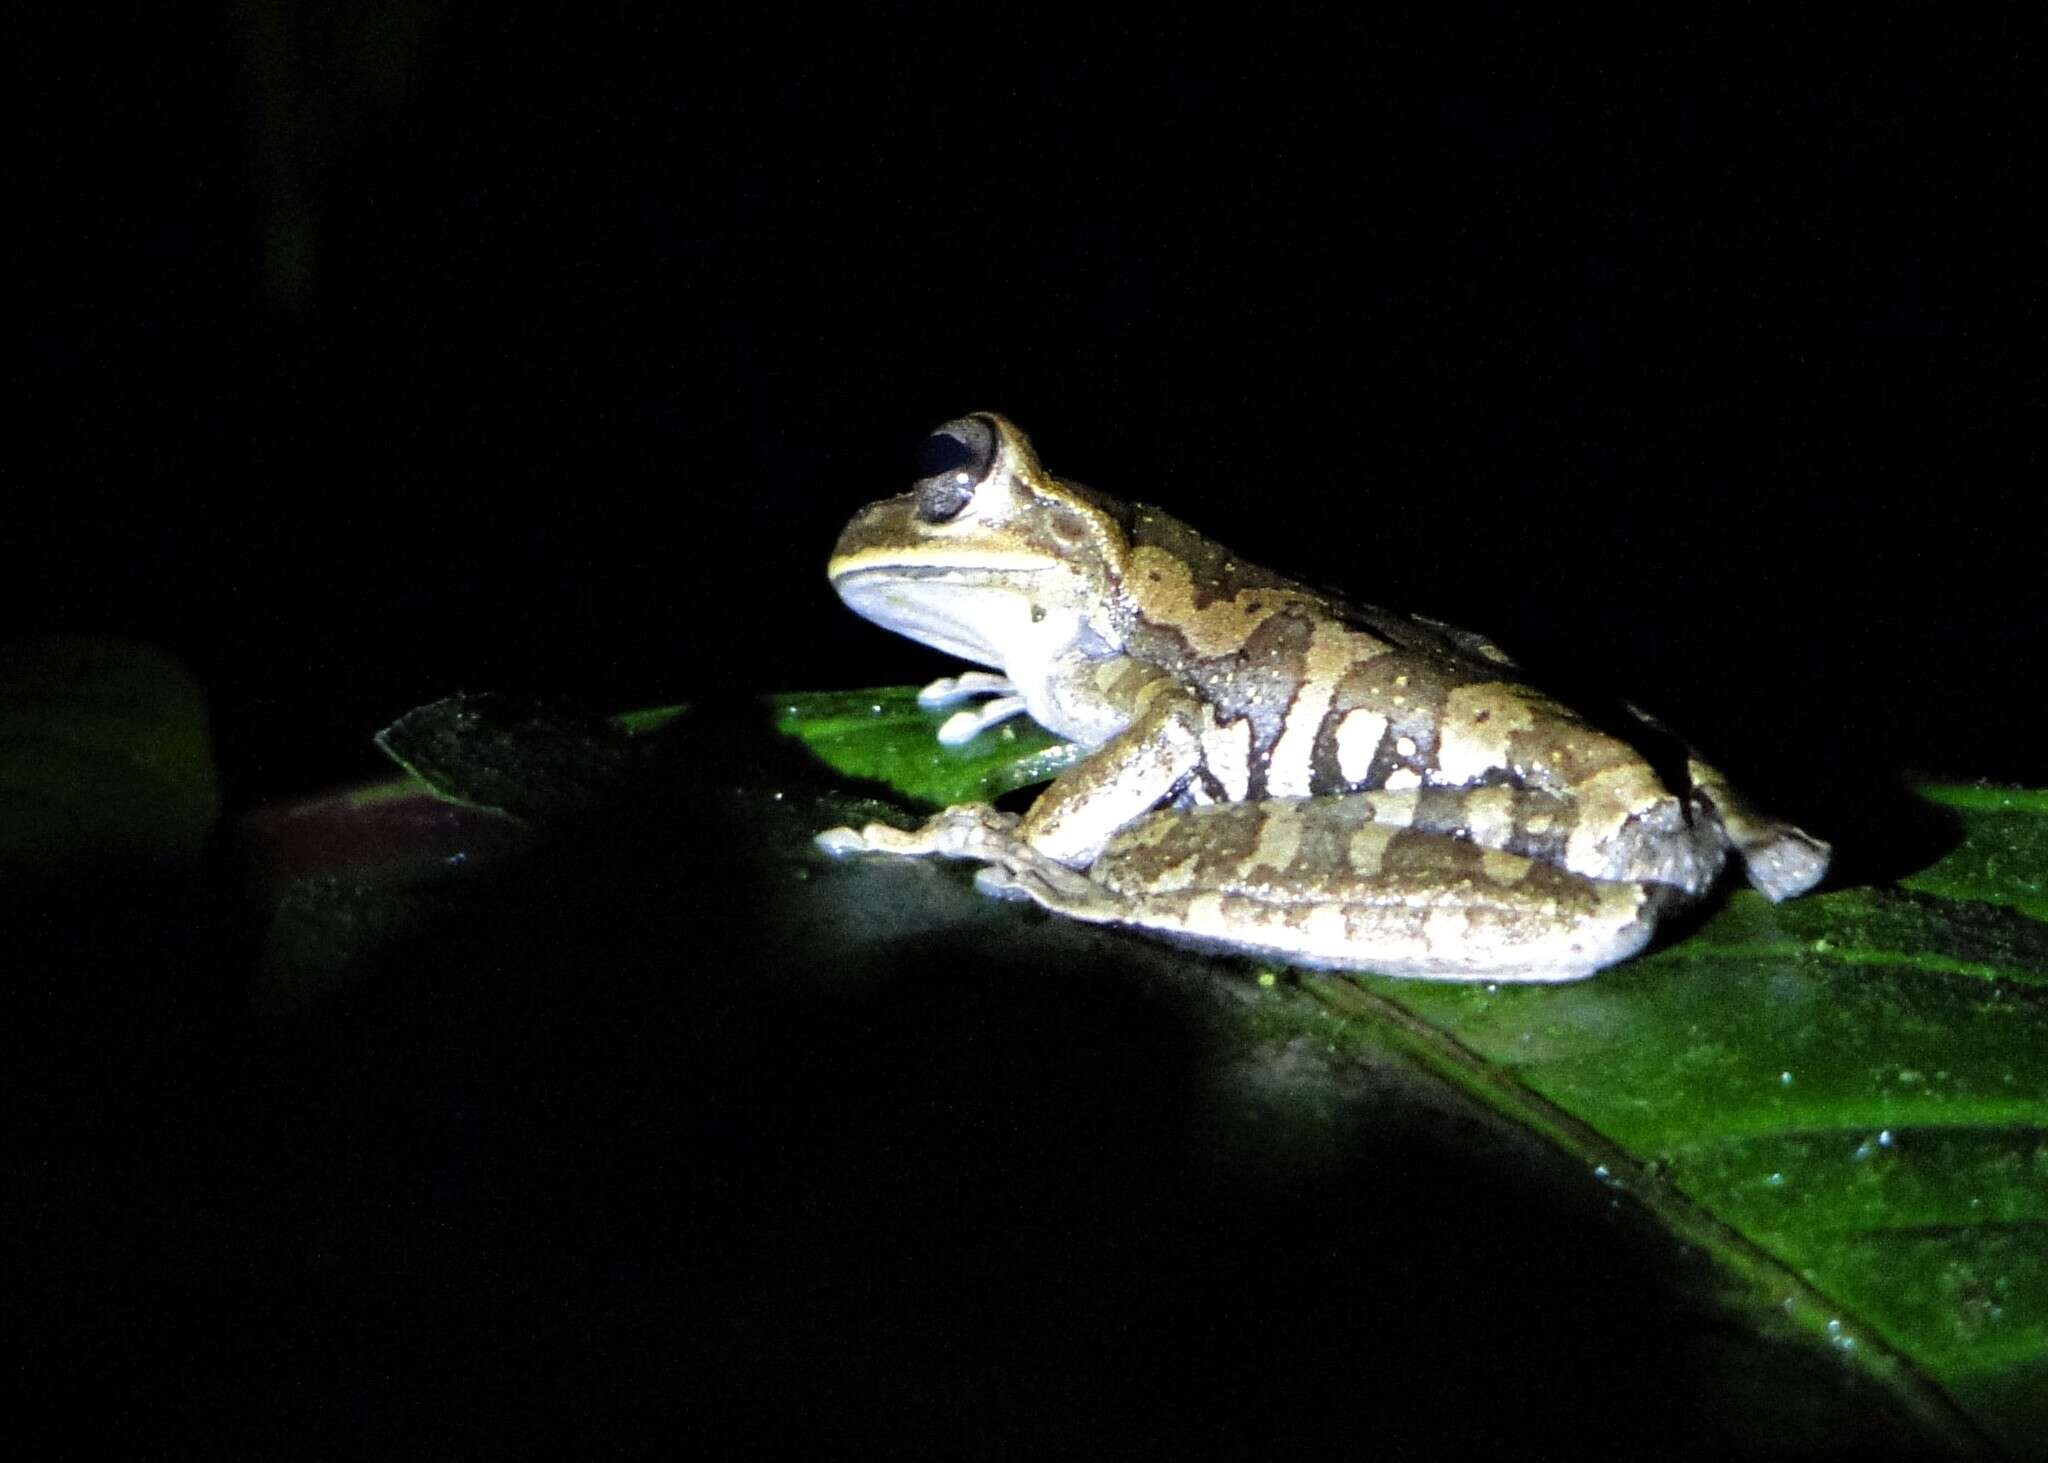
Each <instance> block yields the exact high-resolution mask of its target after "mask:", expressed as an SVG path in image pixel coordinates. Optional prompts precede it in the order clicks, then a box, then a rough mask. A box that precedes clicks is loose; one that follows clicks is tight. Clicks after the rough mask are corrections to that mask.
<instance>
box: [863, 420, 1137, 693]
mask: <svg viewBox="0 0 2048 1463" xmlns="http://www.w3.org/2000/svg"><path fill="white" fill-rule="evenodd" d="M1125 551H1126V550H1125V538H1124V533H1123V530H1122V528H1121V527H1120V526H1119V525H1118V523H1117V519H1116V513H1115V509H1114V504H1113V502H1112V501H1111V500H1108V499H1105V498H1103V497H1102V496H1101V495H1100V494H1096V493H1093V492H1091V491H1089V490H1088V489H1086V488H1082V487H1079V486H1077V485H1075V484H1072V483H1067V482H1062V481H1061V480H1060V479H1058V478H1056V477H1053V476H1051V475H1050V474H1048V473H1047V472H1046V471H1045V470H1044V469H1043V468H1042V467H1040V466H1039V465H1038V455H1037V454H1036V453H1035V452H1033V451H1032V450H1031V442H1030V440H1029V439H1028V438H1027V437H1025V435H1024V434H1023V433H1022V432H1020V431H1018V430H1017V428H1016V427H1015V426H1013V425H1012V424H1011V423H1010V422H1009V421H1007V420H1005V419H1004V418H1003V417H1000V416H997V415H996V414H995V413H994V412H976V413H974V414H973V415H972V416H965V417H961V418H959V419H958V420H956V421H950V422H947V423H946V424H945V425H944V426H942V427H940V428H938V429H937V430H936V431H934V432H933V433H932V434H931V435H930V436H929V437H927V438H926V439H925V441H924V447H923V449H922V451H921V453H920V461H919V464H918V477H917V481H916V482H915V483H914V484H913V485H912V486H911V489H910V491H909V492H907V493H903V494H901V495H899V496H897V497H894V498H884V499H883V500H882V501H881V502H879V503H870V504H869V505H868V506H867V507H865V508H863V509H861V511H860V512H858V513H856V514H855V515H854V517H853V521H852V522H851V523H849V524H847V525H846V529H845V531H844V532H843V533H841V534H840V535H839V542H838V544H837V545H836V546H835V547H834V548H833V550H832V559H831V562H830V563H829V564H828V565H827V567H826V574H827V575H828V576H829V577H830V579H831V581H832V587H833V588H834V589H835V590H837V591H838V592H839V597H840V598H841V599H843V600H845V601H846V603H847V606H848V607H849V608H850V609H852V610H853V611H854V613H856V614H858V615H861V616H863V617H865V618H866V619H870V620H873V621H874V622H875V623H876V624H878V625H881V626H883V627H885V628H887V629H890V630H894V631H896V632H897V633H898V634H901V635H908V636H909V637H910V638H911V639H913V640H918V641H922V642H923V643H924V644H926V645H930V646H933V647H935V648H936V649H939V650H943V651H946V652H948V653H950V654H953V655H957V656H960V657H962V658H963V659H966V660H971V661H974V662H976V663H978V664H981V665H987V666H998V667H1004V668H1009V667H1011V666H1013V665H1014V664H1016V663H1017V662H1019V661H1020V660H1025V659H1034V658H1039V657H1043V656H1045V655H1047V654H1049V653H1051V652H1054V651H1057V650H1060V649H1064V648H1069V647H1077V646H1085V645H1086V644H1087V643H1089V642H1090V641H1091V640H1093V641H1101V640H1103V639H1104V638H1105V637H1106V636H1107V634H1108V629H1107V617H1108V609H1109V599H1110V596H1111V594H1112V593H1113V592H1114V588H1115V585H1116V583H1117V580H1118V575H1119V571H1120V569H1121V566H1122V563H1123V556H1124V554H1125Z"/></svg>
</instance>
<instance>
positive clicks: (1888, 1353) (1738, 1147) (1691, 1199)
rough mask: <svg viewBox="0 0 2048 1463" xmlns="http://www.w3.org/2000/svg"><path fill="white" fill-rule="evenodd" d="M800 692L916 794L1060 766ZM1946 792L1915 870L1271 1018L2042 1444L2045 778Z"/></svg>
mask: <svg viewBox="0 0 2048 1463" xmlns="http://www.w3.org/2000/svg"><path fill="white" fill-rule="evenodd" d="M780 708H781V715H782V724H783V727H784V729H785V730H786V731H788V732H789V733H790V734H791V735H794V736H797V737H799V738H800V739H802V740H803V741H804V742H805V744H806V745H808V746H810V747H811V748H812V750H814V751H815V752H817V753H818V755H820V756H821V757H823V758H824V759H825V760H826V761H827V762H829V763H830V764H831V766H832V767H834V768H835V769H836V770H838V771H839V772H841V773H842V774H844V775H847V776H853V777H863V778H872V779H875V780H878V781H881V782H884V783H887V784H888V785H890V786H891V787H893V788H895V789H896V790H897V791H898V792H900V793H902V794H904V795H906V796H908V797H911V798H913V799H915V800H917V801H919V802H921V803H926V804H938V803H945V802H955V801H963V800H967V799H969V798H975V797H987V796H989V795H991V793H992V792H993V791H997V790H1004V789H1007V788H1009V787H1014V786H1021V785H1024V784H1026V783H1028V782H1030V781H1033V780H1037V779H1038V778H1041V777H1043V776H1044V775H1045V773H1044V772H1043V771H1042V769H1041V764H1040V763H1039V762H1037V761H1034V760H1033V759H1034V758H1043V757H1044V756H1045V751H1044V749H1045V748H1046V747H1047V746H1048V745H1050V743H1049V741H1037V740H1033V738H1032V734H1031V733H1030V732H1029V731H1028V730H1027V731H1024V732H1020V733H1018V734H1017V735H1016V738H1015V739H1014V740H1005V741H1003V742H997V741H996V739H995V738H994V737H984V738H982V739H980V741H978V742H977V743H976V744H975V746H974V747H973V748H972V749H971V751H960V752H953V751H948V750H946V749H940V748H936V746H935V744H934V743H933V741H932V730H933V728H934V727H935V726H936V724H937V722H938V721H939V720H940V719H941V718H939V717H938V716H936V715H933V714H930V713H926V712H923V711H921V710H919V709H918V708H917V707H916V705H915V701H914V698H913V697H912V696H911V694H910V693H909V692H908V691H902V690H899V691H883V692H863V693H853V694H849V695H844V696H821V697H787V698H783V699H782V701H781V703H780ZM1038 735H1040V736H1042V735H1043V734H1042V733H1041V734H1038ZM983 742H986V743H988V744H989V745H988V746H986V747H984V746H983V745H982V743H983ZM1026 749H1028V751H1027V750H1026ZM1068 755H1069V756H1070V755H1071V754H1070V753H1069V754H1068ZM1923 794H1924V796H1926V797H1927V798H1928V799H1929V800H1930V801H1933V802H1935V803H1938V804H1940V805H1942V806H1944V807H1946V808H1949V809H1951V810H1952V811H1953V812H1954V814H1955V815H1956V816H1957V817H1958V818H1959V820H1960V824H1961V834H1962V836H1961V840H1960V842H1959V843H1958V844H1957V845H1956V847H1955V848H1954V849H1953V850H1952V851H1951V852H1949V853H1948V854H1947V855H1945V856H1944V857H1943V858H1942V859H1941V860H1940V861H1939V862H1937V863H1935V864H1933V865H1931V866H1930V867H1928V868H1926V869H1923V870H1921V871H1919V872H1917V873H1915V874H1913V875H1912V876H1911V877H1909V878H1907V879H1904V880H1902V881H1901V882H1900V884H1899V885H1898V886H1897V887H1884V888H1852V889H1842V890H1837V891H1833V892H1829V893H1824V894H1820V895H1815V896H1809V897H1807V898H1804V899H1800V900H1796V901H1792V902H1789V903H1786V904H1783V905H1775V906H1774V905H1771V904H1769V903H1767V902H1766V901H1764V900H1763V899H1762V898H1760V897H1759V896H1757V895H1755V894H1754V893H1752V892H1750V891H1748V890H1741V891H1739V892H1737V893H1735V894H1733V895H1732V896H1731V897H1729V899H1728V900H1727V902H1726V903H1725V904H1724V905H1722V906H1721V907H1720V908H1719V909H1718V910H1717V911H1716V912H1715V913H1714V914H1713V915H1712V916H1711V917H1710V918H1708V919H1707V920H1706V921H1705V922H1704V923H1703V924H1701V925H1700V926H1699V927H1698V928H1697V929H1696V930H1694V931H1693V932H1692V933H1691V934H1690V935H1689V936H1688V937H1687V938H1685V939H1684V940H1682V941H1680V942H1679V943H1676V944H1673V945H1670V946H1667V947H1665V948H1663V949H1661V950H1658V951H1657V952H1655V953H1653V954H1651V955H1649V956H1647V957H1644V958H1641V959H1638V960H1635V961H1632V962H1630V963H1628V964H1626V965H1624V966H1621V967H1618V968H1616V969H1613V970H1610V971H1607V972H1605V973H1603V974H1601V975H1599V976H1596V977H1594V978H1593V979H1591V980H1588V981H1584V982H1579V983H1576V984H1571V985H1565V986H1518V985H1504V986H1497V987H1493V986H1483V985H1480V986H1474V985H1466V984H1457V983H1435V982H1426V981H1412V980H1397V979H1390V978H1385V977H1375V976H1365V977H1349V976H1330V975H1321V974H1315V975H1310V974H1302V975H1299V976H1290V977H1287V978H1285V979H1283V980H1282V981H1280V982H1277V983H1275V982H1272V981H1270V980H1269V981H1263V982H1262V984H1265V985H1267V986H1268V987H1269V989H1270V993H1271V994H1272V995H1273V996H1275V997H1277V998H1281V999H1278V1000H1277V1003H1275V1004H1271V1005H1267V1006H1262V1007H1260V1008H1259V1009H1260V1010H1261V1012H1262V1014H1261V1015H1260V1016H1259V1017H1258V1019H1260V1020H1263V1021H1267V1022H1276V1023H1278V1024H1279V1025H1280V1026H1282V1027H1291V1028H1292V1029H1295V1030H1298V1031H1303V1032H1308V1031H1313V1032H1315V1033H1317V1034H1318V1035H1319V1036H1320V1037H1322V1038H1324V1039H1327V1040H1330V1041H1332V1042H1335V1043H1343V1042H1352V1043H1356V1044H1357V1045H1359V1046H1360V1047H1361V1048H1371V1049H1373V1050H1376V1051H1380V1052H1386V1051H1394V1052H1397V1053H1400V1054H1402V1055H1403V1056H1405V1057H1406V1058H1407V1059H1408V1060H1410V1061H1412V1062H1414V1063H1416V1064H1419V1065H1421V1066H1423V1067H1424V1068H1426V1069H1428V1070H1430V1071H1433V1072H1434V1073H1436V1074H1437V1075H1438V1076H1439V1077H1441V1078H1442V1079H1443V1080H1445V1081H1447V1082H1450V1083H1451V1084H1453V1085H1454V1086H1456V1087H1458V1088H1459V1089H1461V1090H1462V1091H1464V1092H1465V1093H1466V1094H1467V1096H1468V1097H1470V1098H1472V1099H1474V1100H1476V1101H1478V1102H1480V1103H1481V1104H1483V1105H1484V1106H1486V1107H1488V1108H1490V1109H1492V1110H1493V1111H1494V1112H1496V1113H1498V1114H1500V1115H1502V1116H1504V1117H1506V1118H1508V1119H1509V1120H1510V1121H1512V1122H1514V1123H1516V1124H1518V1125H1519V1126H1520V1127H1522V1128H1523V1129H1524V1130H1525V1131H1527V1132H1530V1133H1532V1134H1534V1135H1536V1136H1537V1137H1539V1138H1541V1139H1542V1140H1543V1141H1546V1142H1548V1143H1550V1144H1552V1145H1554V1146H1556V1147H1558V1148H1561V1149H1562V1150H1564V1151H1565V1152H1567V1153H1569V1154H1571V1155H1572V1156H1574V1157H1576V1158H1578V1159H1580V1160H1581V1161H1583V1162H1584V1163H1585V1164H1586V1165H1587V1166H1588V1167H1589V1168H1590V1169H1592V1170H1593V1171H1594V1172H1595V1173H1596V1175H1597V1176H1598V1177H1600V1178H1601V1179H1602V1180H1604V1181H1605V1182H1608V1183H1610V1184H1612V1185H1614V1186H1616V1187H1617V1188H1623V1189H1626V1190H1628V1191H1629V1192H1630V1193H1632V1194H1633V1195H1634V1196H1635V1198H1636V1199H1637V1200H1638V1201H1639V1202H1641V1203H1642V1204H1643V1205H1644V1206H1645V1207H1646V1208H1647V1209H1648V1210H1649V1211H1650V1212H1651V1213H1652V1214H1653V1215H1654V1216H1655V1217H1656V1218H1657V1219H1658V1220H1659V1221H1661V1222H1662V1223H1663V1225H1664V1226H1665V1227H1666V1229H1667V1230H1668V1231H1669V1232H1670V1233H1671V1234H1672V1235H1673V1237H1674V1238H1675V1239H1676V1240H1678V1241H1680V1242H1682V1243H1684V1244H1685V1245H1688V1246H1693V1247H1697V1248H1698V1249H1700V1250H1702V1251H1704V1252H1706V1253H1707V1254H1709V1255H1710V1256H1711V1257H1712V1258H1713V1259H1714V1261H1715V1262H1716V1263H1717V1264H1718V1266H1719V1267H1720V1269H1721V1271H1722V1273H1724V1274H1725V1275H1726V1276H1727V1277H1728V1279H1729V1282H1730V1283H1731V1284H1732V1285H1734V1286H1736V1287H1737V1288H1738V1289H1739V1290H1741V1291H1742V1292H1743V1293H1744V1294H1746V1296H1747V1298H1748V1306H1749V1314H1750V1315H1751V1316H1752V1318H1753V1324H1754V1325H1755V1326H1756V1327H1758V1328H1759V1329H1764V1328H1766V1327H1767V1326H1770V1325H1782V1324H1784V1323H1785V1322H1789V1323H1790V1324H1791V1325H1792V1326H1793V1327H1794V1328H1796V1329H1798V1330H1801V1331H1803V1332H1804V1333H1805V1334H1806V1335H1807V1336H1808V1337H1809V1338H1810V1340H1811V1343H1812V1344H1813V1345H1815V1346H1816V1347H1822V1348H1826V1349H1827V1350H1829V1351H1831V1352H1833V1353H1835V1354H1837V1355H1839V1356H1840V1357H1842V1358H1843V1359H1844V1360H1846V1361H1847V1362H1848V1363H1849V1364H1851V1365H1852V1366H1855V1367H1858V1368H1861V1369H1862V1370H1863V1371H1864V1373H1865V1374H1866V1375H1867V1376H1868V1377H1869V1378H1870V1379H1871V1380H1873V1381H1875V1382H1876V1383H1877V1384H1878V1385H1880V1386H1881V1387H1882V1388H1884V1389H1885V1390H1886V1391H1887V1392H1888V1393H1889V1394H1890V1395H1891V1396H1892V1397H1893V1398H1894V1400H1895V1401H1896V1402H1897V1403H1898V1404H1899V1405H1900V1406H1901V1407H1902V1408H1903V1409H1904V1410H1905V1411H1906V1412H1908V1413H1909V1414H1910V1415H1912V1416H1914V1417H1915V1418H1917V1419H1918V1421H1919V1422H1920V1424H1921V1426H1922V1427H1923V1429H1924V1430H1925V1432H1926V1433H1927V1434H1928V1436H1929V1437H1931V1438H1937V1439H1942V1440H1944V1441H1946V1442H1947V1443H1949V1444H1951V1445H1954V1446H1962V1447H1969V1446H1972V1445H1974V1444H1975V1443H1977V1442H1978V1441H1980V1438H1979V1436H1978V1430H1980V1429H1981V1431H1982V1434H1985V1435H1989V1436H1990V1437H1993V1438H1995V1439H1997V1440H1998V1441H1999V1442H2000V1443H2002V1444H2003V1445H2004V1446H2006V1447H2008V1448H2011V1449H2013V1450H2015V1451H2018V1452H2026V1453H2030V1452H2032V1451H2034V1450H2035V1449H2036V1448H2037V1447H2038V1444H2039V1439H2040V1438H2041V1437H2043V1436H2048V923H2044V917H2048V894H2044V890H2048V794H2044V793H2042V792H2029V791H2020V790H2011V789H1996V788H1985V787H1929V788H1926V789H1924V790H1923ZM1188 958H1189V959H1191V960H1192V959H1195V958H1196V957H1192V956H1190V957H1188ZM1216 968H1217V969H1218V970H1219V972H1221V971H1228V970H1230V969H1231V968H1232V967H1231V966H1230V965H1229V964H1228V963H1217V966H1216ZM1289 992H1292V994H1293V999H1292V1001H1291V1002H1290V1001H1289V1000H1288V999H1285V997H1287V996H1288V994H1289Z"/></svg>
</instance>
